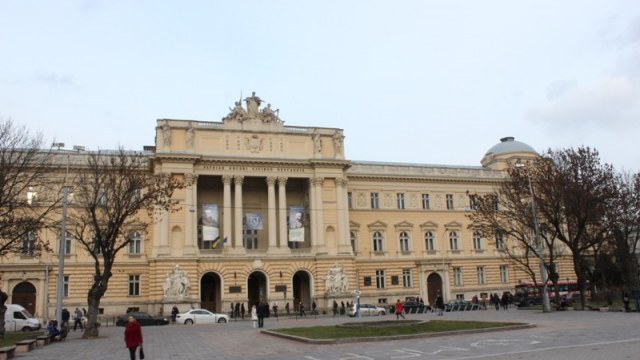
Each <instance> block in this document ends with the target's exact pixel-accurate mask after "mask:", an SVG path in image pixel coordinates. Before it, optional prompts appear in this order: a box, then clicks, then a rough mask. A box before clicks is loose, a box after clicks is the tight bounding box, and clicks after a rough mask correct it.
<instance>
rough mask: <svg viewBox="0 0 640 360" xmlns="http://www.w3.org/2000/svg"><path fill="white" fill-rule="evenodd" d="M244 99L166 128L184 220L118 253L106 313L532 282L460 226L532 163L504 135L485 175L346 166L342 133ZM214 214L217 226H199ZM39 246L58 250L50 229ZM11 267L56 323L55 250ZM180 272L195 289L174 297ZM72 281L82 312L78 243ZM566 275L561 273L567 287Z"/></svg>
mask: <svg viewBox="0 0 640 360" xmlns="http://www.w3.org/2000/svg"><path fill="white" fill-rule="evenodd" d="M245 101H246V102H247V107H246V109H245V108H243V107H241V106H239V103H236V108H235V109H233V110H232V112H231V113H230V114H229V115H227V116H226V117H225V118H223V120H222V121H221V122H205V121H188V120H171V119H160V120H158V121H157V126H156V129H155V131H156V146H155V149H153V151H149V152H148V156H149V157H151V158H153V160H154V164H155V169H154V171H156V172H162V173H171V174H175V175H181V176H183V177H184V179H185V182H186V183H187V185H188V186H187V187H186V188H185V189H183V190H180V191H178V192H176V193H175V195H174V198H175V200H176V201H177V202H178V203H179V204H180V208H179V210H178V211H176V212H172V213H168V214H164V216H163V217H161V220H160V221H159V222H157V223H156V224H154V225H153V226H152V227H151V228H149V229H148V231H147V232H146V233H144V234H142V238H141V241H140V246H139V251H138V250H137V249H134V251H133V252H132V253H130V252H129V251H128V250H129V249H125V251H123V252H122V253H120V254H119V256H118V261H117V263H116V265H115V266H114V272H113V277H112V278H111V280H110V283H109V290H108V291H107V294H106V295H105V297H104V298H103V299H102V302H101V307H102V308H103V311H104V314H107V315H117V314H120V313H123V312H124V311H125V310H126V309H127V308H129V307H139V308H140V310H143V311H148V312H150V313H159V312H164V313H168V312H169V309H170V308H171V307H172V306H173V305H178V307H179V308H180V310H186V308H188V307H205V308H208V309H211V310H214V311H225V312H226V311H229V308H230V304H231V303H237V302H243V303H245V304H247V303H251V302H255V301H257V300H258V299H264V300H266V301H268V302H270V303H271V304H273V303H277V304H278V305H279V308H280V309H281V310H282V309H284V306H285V304H286V303H289V304H290V307H291V309H292V310H293V309H294V308H295V307H296V305H297V304H299V303H300V302H302V303H303V304H304V305H305V307H306V308H307V309H310V307H311V303H312V302H313V301H315V302H316V303H317V305H318V307H319V308H320V309H326V308H330V307H331V305H332V303H333V301H334V300H335V301H336V302H337V303H341V302H347V301H348V302H352V301H354V300H355V297H354V291H355V290H359V291H360V292H361V301H362V302H367V303H395V301H396V299H405V298H408V297H417V296H419V297H421V298H423V299H424V300H425V302H426V303H428V302H431V301H434V298H435V294H436V292H438V291H441V292H442V293H443V294H444V298H445V300H452V299H455V298H466V299H471V297H473V296H474V295H478V296H479V295H480V294H481V293H493V292H498V293H500V294H501V293H502V292H503V291H513V289H514V286H515V284H516V283H518V282H519V281H528V278H527V277H526V275H524V274H523V273H521V272H519V271H518V270H517V269H516V268H514V267H513V266H512V265H511V264H510V263H509V262H508V261H507V260H506V259H505V258H503V257H502V256H501V254H500V253H499V252H498V251H496V249H495V247H494V246H493V245H492V243H491V242H490V241H489V240H488V239H484V238H482V239H475V240H474V236H473V229H470V228H469V220H468V219H467V217H466V216H465V215H466V214H467V212H468V211H469V210H470V209H469V206H470V205H469V198H468V194H469V193H486V192H490V191H491V190H492V189H493V188H494V187H495V186H496V185H497V184H498V183H499V182H500V181H502V180H503V178H504V173H503V169H504V168H505V164H506V163H508V162H509V161H513V159H516V158H526V157H532V156H536V154H535V152H534V151H533V150H532V149H530V148H528V147H527V146H526V145H524V144H522V143H518V142H515V141H514V140H513V139H512V138H505V139H503V145H501V144H498V145H497V146H496V147H494V148H492V149H493V150H494V151H489V152H488V153H487V154H485V155H484V157H483V158H482V165H483V166H449V165H447V166H438V165H424V164H404V163H377V162H365V161H351V160H347V159H345V158H344V145H345V144H344V143H343V140H344V134H343V131H342V130H341V129H333V128H321V127H296V126H285V125H284V123H283V122H282V121H280V119H279V118H278V117H277V112H273V111H271V110H270V108H269V109H267V108H262V109H260V105H261V100H260V99H259V98H257V97H256V96H255V95H253V96H252V97H248V98H247V99H246V100H245ZM519 145H520V146H519ZM66 155H68V154H66ZM479 155H482V154H479ZM73 156H82V154H75V155H73ZM479 157H480V156H479ZM297 213H300V214H299V215H298V214H297ZM208 216H213V218H212V219H211V221H212V224H214V225H215V226H213V225H204V224H205V221H206V218H207V217H208ZM295 217H300V219H299V221H300V223H299V224H296V223H295V219H294V218H295ZM298 225H301V226H302V227H300V228H296V226H298ZM248 229H249V230H248ZM251 229H254V230H251ZM41 236H42V237H43V238H44V239H45V240H48V241H49V242H50V244H51V247H52V248H53V249H58V245H57V244H58V237H59V236H58V233H57V232H56V231H55V230H47V231H44V232H43V234H41ZM216 236H217V237H216ZM216 239H217V240H216ZM224 239H226V243H224V244H223V245H220V242H221V241H222V240H224ZM291 239H299V240H302V241H296V242H291V241H289V240H291ZM2 261H3V263H2V271H3V277H2V284H1V285H2V289H3V290H4V291H5V292H7V293H8V294H9V295H10V298H9V302H13V301H14V299H18V298H20V296H23V298H24V294H22V295H21V294H18V293H16V291H15V290H16V287H18V286H19V285H20V291H24V289H25V284H30V285H31V286H32V288H33V292H34V293H33V294H31V295H30V296H32V299H33V300H32V301H33V304H32V307H31V308H32V310H34V311H35V313H36V314H37V315H38V316H41V317H49V316H52V315H53V311H54V309H55V305H56V304H55V293H56V278H57V269H58V254H57V251H54V252H53V253H50V254H45V255H43V256H42V257H41V258H37V259H34V258H31V257H28V256H12V257H9V258H6V259H3V260H2ZM176 266H177V267H176ZM176 269H178V270H176ZM177 272H179V273H180V274H182V275H183V276H184V278H186V283H188V285H185V287H183V288H182V289H178V290H176V291H175V292H173V293H172V290H171V289H170V286H171V284H172V283H171V281H170V278H171V276H172V275H171V274H176V273H177ZM64 273H65V275H66V276H68V285H67V286H68V288H67V296H66V297H65V299H64V306H65V307H67V308H75V307H80V308H82V307H86V306H87V305H86V304H87V301H86V297H87V291H88V289H89V287H90V285H91V281H92V278H93V277H92V274H93V267H92V262H91V259H90V257H88V256H87V254H86V253H85V252H84V251H83V250H82V249H81V248H80V246H79V245H77V244H71V249H70V254H68V255H66V256H65V271H64ZM569 273H571V274H573V272H572V271H570V269H569V268H568V267H566V268H565V267H562V268H560V276H561V278H563V279H564V278H566V277H570V278H573V277H574V276H573V275H567V274H569ZM132 276H137V279H138V280H137V284H138V286H139V288H138V290H137V291H135V290H136V288H135V284H134V286H133V287H134V289H133V290H134V291H133V293H132V284H131V282H132ZM26 288H29V287H28V286H26ZM12 297H13V298H12ZM248 308H249V307H247V309H248Z"/></svg>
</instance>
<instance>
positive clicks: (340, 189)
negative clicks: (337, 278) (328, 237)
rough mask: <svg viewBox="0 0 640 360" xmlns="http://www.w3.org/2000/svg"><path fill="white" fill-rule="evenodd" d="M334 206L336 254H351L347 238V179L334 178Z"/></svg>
mask: <svg viewBox="0 0 640 360" xmlns="http://www.w3.org/2000/svg"><path fill="white" fill-rule="evenodd" d="M336 206H337V208H338V211H337V216H338V230H337V232H338V253H339V254H352V249H351V240H350V236H349V226H348V225H349V209H347V179H345V178H336Z"/></svg>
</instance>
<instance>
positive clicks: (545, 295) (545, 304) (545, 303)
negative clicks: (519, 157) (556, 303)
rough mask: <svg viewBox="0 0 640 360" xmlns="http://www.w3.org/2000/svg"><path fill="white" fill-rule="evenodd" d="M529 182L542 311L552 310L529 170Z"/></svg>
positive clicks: (517, 163) (519, 164) (520, 165)
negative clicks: (540, 282)
mask: <svg viewBox="0 0 640 360" xmlns="http://www.w3.org/2000/svg"><path fill="white" fill-rule="evenodd" d="M515 166H516V168H522V167H525V164H524V163H522V162H520V161H517V162H516V163H515ZM527 182H528V184H529V194H530V195H531V216H532V217H533V234H534V238H535V243H536V253H537V254H538V259H539V260H540V279H541V280H542V311H543V312H550V311H551V304H550V303H549V289H548V285H547V282H548V278H547V268H546V266H545V265H544V256H543V252H544V248H543V247H542V240H541V239H540V227H539V226H538V217H537V216H536V202H535V198H534V196H533V187H532V186H531V176H530V175H529V172H527Z"/></svg>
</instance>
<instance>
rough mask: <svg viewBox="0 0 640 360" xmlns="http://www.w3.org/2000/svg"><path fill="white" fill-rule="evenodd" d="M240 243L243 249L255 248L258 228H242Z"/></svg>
mask: <svg viewBox="0 0 640 360" xmlns="http://www.w3.org/2000/svg"><path fill="white" fill-rule="evenodd" d="M242 243H243V244H244V248H245V249H254V250H255V249H257V248H258V230H242Z"/></svg>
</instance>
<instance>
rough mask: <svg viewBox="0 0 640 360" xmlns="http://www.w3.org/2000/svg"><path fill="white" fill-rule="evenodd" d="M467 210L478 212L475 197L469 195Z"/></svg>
mask: <svg viewBox="0 0 640 360" xmlns="http://www.w3.org/2000/svg"><path fill="white" fill-rule="evenodd" d="M469 209H471V210H478V202H477V201H476V196H475V195H469Z"/></svg>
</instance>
